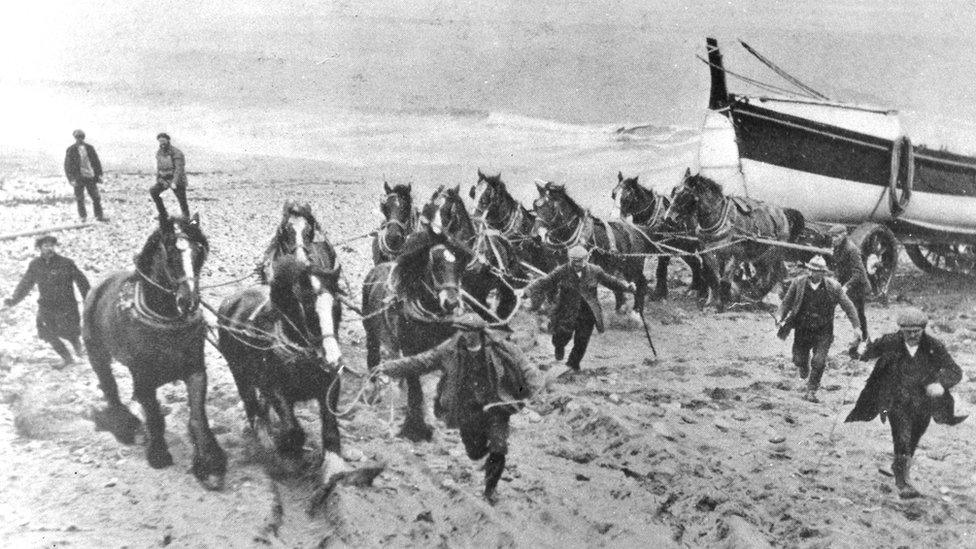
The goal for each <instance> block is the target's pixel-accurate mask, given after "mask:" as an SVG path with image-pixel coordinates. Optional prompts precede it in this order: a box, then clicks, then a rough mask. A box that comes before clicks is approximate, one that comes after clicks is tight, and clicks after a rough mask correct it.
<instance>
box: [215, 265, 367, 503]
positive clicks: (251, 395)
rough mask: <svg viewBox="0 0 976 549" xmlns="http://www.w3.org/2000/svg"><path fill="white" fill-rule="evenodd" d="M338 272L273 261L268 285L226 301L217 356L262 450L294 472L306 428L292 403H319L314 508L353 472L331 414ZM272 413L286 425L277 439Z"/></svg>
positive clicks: (335, 389) (335, 390)
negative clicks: (318, 473)
mask: <svg viewBox="0 0 976 549" xmlns="http://www.w3.org/2000/svg"><path fill="white" fill-rule="evenodd" d="M340 273H341V268H340V267H334V268H329V267H319V266H317V265H312V264H308V263H302V262H301V261H299V260H298V258H296V257H294V256H285V257H284V258H282V259H280V260H278V261H277V262H276V263H275V265H274V278H272V279H271V283H270V285H268V286H265V285H260V286H252V287H250V288H246V289H244V290H241V291H239V292H237V293H235V294H233V295H231V296H228V297H227V298H226V299H224V300H223V302H221V304H220V309H219V311H218V317H217V318H218V326H219V328H218V334H219V335H218V341H219V348H220V352H221V354H223V355H224V358H225V359H226V360H227V365H228V366H229V367H230V371H231V373H232V374H233V375H234V381H235V383H236V384H237V391H238V393H240V395H241V400H242V401H243V402H244V412H245V414H246V415H247V420H248V422H249V423H250V425H251V429H252V431H253V432H254V433H255V435H256V436H257V439H258V441H259V442H260V443H261V444H262V446H264V447H265V448H269V447H273V448H274V450H275V451H276V457H278V458H280V459H281V461H280V462H279V463H280V464H282V465H283V467H284V468H285V469H286V471H288V472H290V473H295V472H299V471H300V470H301V468H302V465H303V458H304V455H303V454H304V452H303V446H304V444H305V431H304V430H303V429H302V427H301V425H300V423H299V422H298V419H297V418H296V417H295V409H294V407H295V403H296V402H302V401H306V400H313V399H314V400H316V401H317V402H318V406H319V417H320V420H321V437H322V458H323V459H322V469H321V478H322V481H323V488H320V491H319V492H317V493H316V495H315V496H313V499H312V504H311V505H310V507H309V509H310V510H312V509H314V506H315V504H316V503H317V502H318V501H321V500H322V499H323V498H324V497H325V496H327V493H325V492H322V490H325V491H327V490H329V489H330V487H331V486H332V485H334V483H335V479H336V477H337V476H340V475H342V476H346V475H349V473H350V468H349V466H348V465H347V464H346V462H345V461H343V459H342V457H341V456H342V447H341V439H340V435H339V423H338V420H337V419H336V416H335V413H334V411H335V410H336V409H337V406H338V401H339V392H340V382H339V367H340V361H341V360H342V352H341V350H340V348H339V342H338V339H337V334H338V329H339V324H340V322H341V321H342V308H341V305H340V303H339V295H340V293H341V292H340V289H339V276H340ZM270 408H273V409H274V411H275V414H276V415H277V416H278V418H279V420H280V422H281V426H280V428H279V429H277V430H276V431H277V433H276V435H275V436H274V437H273V438H272V436H271V421H270V416H269V411H270ZM272 440H273V442H272ZM373 476H375V474H374V475H373ZM347 482H348V479H347Z"/></svg>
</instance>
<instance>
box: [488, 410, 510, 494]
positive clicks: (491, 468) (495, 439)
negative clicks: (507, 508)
mask: <svg viewBox="0 0 976 549" xmlns="http://www.w3.org/2000/svg"><path fill="white" fill-rule="evenodd" d="M507 453H508V416H500V417H499V416H492V417H491V419H490V420H489V424H488V459H486V460H485V493H484V496H485V499H486V500H488V502H489V503H494V502H495V488H496V487H497V486H498V481H499V479H501V477H502V472H504V471H505V455H506V454H507Z"/></svg>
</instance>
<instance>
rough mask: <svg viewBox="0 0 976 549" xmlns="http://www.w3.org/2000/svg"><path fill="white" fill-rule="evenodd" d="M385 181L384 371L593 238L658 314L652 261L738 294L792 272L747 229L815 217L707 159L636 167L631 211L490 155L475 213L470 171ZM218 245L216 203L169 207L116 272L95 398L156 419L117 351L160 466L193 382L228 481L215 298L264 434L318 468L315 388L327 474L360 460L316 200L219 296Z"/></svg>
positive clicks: (199, 413) (113, 410) (598, 254)
mask: <svg viewBox="0 0 976 549" xmlns="http://www.w3.org/2000/svg"><path fill="white" fill-rule="evenodd" d="M383 191H384V194H383V198H382V199H381V201H380V211H381V213H382V214H383V217H384V221H383V223H382V225H381V226H380V228H379V230H378V231H376V233H375V236H374V239H373V243H372V250H373V261H374V266H373V268H372V269H371V270H370V272H369V273H368V274H367V275H366V278H365V280H364V282H363V289H362V310H361V311H357V312H359V313H360V314H361V315H362V322H363V326H364V328H365V332H366V351H367V359H366V360H367V366H368V367H369V368H370V369H374V368H376V366H377V365H378V364H379V363H380V360H381V357H382V354H383V351H384V350H385V351H386V353H387V354H388V355H389V356H399V355H403V356H409V355H415V354H417V353H420V352H423V351H425V350H428V349H431V348H433V347H435V346H437V345H439V344H440V343H442V342H444V341H445V340H447V339H448V338H450V337H451V336H452V335H453V334H454V332H455V329H456V327H455V326H454V324H452V322H450V321H449V320H446V319H451V318H456V315H457V314H458V313H459V312H461V311H463V310H470V311H473V312H475V313H478V314H479V315H481V316H482V317H483V318H484V319H485V321H486V322H489V323H494V324H497V325H504V324H506V323H507V321H508V319H509V318H510V316H511V315H512V314H513V313H514V311H515V310H516V309H517V308H518V305H519V303H520V296H521V289H522V288H524V287H525V286H526V284H527V283H528V282H529V281H530V280H531V279H532V278H534V277H536V276H538V274H540V273H546V272H549V271H551V270H552V269H553V268H555V267H556V266H557V265H558V264H559V263H560V262H562V261H564V258H565V256H566V251H567V249H568V248H570V247H572V246H576V245H581V246H584V247H585V248H587V249H589V250H591V254H592V255H591V258H592V260H593V261H594V262H596V263H598V264H600V265H601V266H602V267H603V268H604V269H606V270H608V271H613V272H617V273H620V274H621V275H622V276H624V277H625V278H627V279H628V280H629V281H633V282H634V283H635V284H636V286H637V291H636V292H635V298H634V299H635V301H634V309H635V310H637V311H638V312H642V311H643V307H644V300H645V297H646V292H647V284H648V282H647V278H646V276H645V274H644V262H645V260H647V259H649V258H658V265H657V271H656V276H655V279H656V288H655V291H654V293H653V295H652V297H654V298H658V299H660V298H664V297H665V296H666V295H667V274H668V260H669V259H670V258H671V257H679V258H681V259H682V260H684V261H685V262H686V263H687V265H688V267H689V268H690V269H691V271H692V273H693V281H692V289H693V290H694V291H696V292H698V293H699V295H700V296H701V298H702V299H705V298H707V299H708V300H709V301H713V300H714V301H717V302H718V303H720V304H721V303H725V302H728V300H730V299H732V298H733V297H734V296H735V294H736V288H737V287H738V286H739V285H740V282H741V280H742V279H743V274H742V272H741V271H742V270H743V269H744V267H743V265H748V269H751V272H753V273H755V272H759V273H761V274H760V276H759V278H760V279H761V280H762V283H761V285H763V286H765V285H766V283H767V281H768V280H775V278H776V277H777V276H780V275H781V274H782V269H783V267H782V266H783V260H782V254H781V253H780V251H779V250H778V249H777V248H776V247H775V246H772V245H770V244H761V243H756V242H753V241H750V240H748V239H747V238H745V237H747V236H749V235H754V236H759V237H762V238H764V239H774V240H783V241H788V240H791V239H795V238H796V237H797V236H798V235H799V232H800V231H801V230H802V225H803V219H802V216H800V215H799V213H798V212H795V211H783V210H780V209H778V208H774V207H771V206H767V205H763V204H761V203H757V202H754V201H743V200H741V199H735V198H730V197H726V196H724V195H723V194H722V190H721V187H720V186H719V185H718V184H717V183H715V182H714V181H711V180H709V179H707V178H705V177H702V176H700V175H692V174H691V173H690V172H689V173H686V174H685V177H684V178H683V180H682V182H681V184H680V185H679V186H678V187H676V189H675V192H674V193H673V195H672V196H670V197H665V196H662V195H659V194H657V193H654V192H652V191H650V190H648V189H646V188H644V187H642V186H641V185H640V184H639V182H638V180H637V178H636V177H634V178H624V177H623V174H618V181H617V185H616V187H614V189H613V191H612V193H611V196H612V198H613V199H614V200H618V201H619V202H618V203H619V207H620V212H621V216H622V218H623V219H621V220H610V221H607V220H603V219H600V218H598V217H596V216H594V215H592V214H591V213H590V212H589V211H588V210H587V209H586V208H584V207H583V206H581V205H580V204H579V203H578V202H577V201H576V200H574V199H573V198H572V197H571V195H570V193H569V192H568V191H567V189H566V188H565V187H564V186H562V185H557V184H555V183H546V184H544V185H542V184H537V192H538V197H537V198H536V199H535V200H534V202H533V205H532V208H531V209H527V208H525V207H524V206H523V205H522V204H521V203H520V202H519V201H517V200H516V199H515V198H513V197H512V195H511V194H510V193H509V191H508V190H507V188H506V185H505V183H504V182H503V181H502V179H501V177H500V175H494V176H488V175H485V174H483V173H481V171H479V172H478V179H477V181H476V182H475V183H474V185H473V186H472V188H471V190H470V193H469V197H470V198H471V199H472V200H473V202H474V210H473V211H474V215H471V214H470V213H469V212H468V209H467V206H466V205H465V203H464V200H463V199H462V197H461V193H460V186H455V187H447V186H442V187H440V188H438V189H437V190H436V191H435V192H434V193H433V194H432V195H431V197H430V199H429V200H428V201H427V202H426V203H425V204H423V205H422V206H421V207H416V206H415V205H414V202H413V196H412V189H411V187H410V185H395V186H393V187H391V186H390V185H389V184H387V183H384V186H383ZM703 251H704V252H706V253H704V254H702V252H703ZM208 252H209V243H208V241H207V238H206V237H205V236H204V233H203V231H202V229H201V226H200V220H199V217H197V216H194V217H192V218H189V219H185V218H180V217H174V218H163V219H161V220H160V222H159V226H158V227H157V228H156V229H155V230H154V231H153V232H152V234H150V236H149V237H148V239H147V240H146V242H145V245H144V246H143V248H142V250H141V251H140V253H139V254H138V255H137V256H136V259H135V266H134V269H132V270H129V271H123V272H118V273H114V274H112V275H109V276H108V277H107V278H105V279H104V280H103V281H101V282H100V283H99V284H98V285H97V286H95V288H93V289H92V291H91V292H90V293H89V295H88V297H87V298H86V300H85V305H84V314H83V319H84V326H83V337H84V340H85V344H86V346H87V348H88V353H89V359H90V362H91V366H92V368H93V369H94V371H95V373H96V375H97V377H98V380H99V386H100V387H101V390H102V392H103V393H104V396H105V400H106V402H107V406H106V407H105V408H104V409H103V410H100V411H98V412H97V413H96V414H95V421H96V423H97V425H98V426H99V428H102V429H106V430H109V431H110V432H112V434H113V435H114V436H115V437H116V438H117V439H118V440H119V441H120V442H123V443H126V444H131V443H133V442H134V441H135V438H136V433H137V431H139V429H140V424H141V422H140V420H139V419H138V418H137V417H136V416H135V415H134V414H132V412H131V411H130V410H129V409H128V408H127V407H126V405H125V404H123V402H122V401H121V399H120V397H119V391H118V387H117V384H116V382H115V379H114V376H113V374H112V370H111V364H112V361H113V360H115V361H118V362H120V363H122V364H124V365H125V366H127V367H128V368H129V370H130V372H131V374H132V379H133V392H134V397H135V399H136V400H138V402H139V403H140V405H141V406H142V408H143V416H144V418H145V421H146V428H145V431H146V437H147V444H146V456H147V461H148V463H149V465H150V466H151V467H154V468H162V467H166V466H169V465H171V464H172V463H173V458H172V456H171V455H170V453H169V451H168V449H167V445H166V440H165V435H164V430H165V423H164V419H163V414H162V412H161V410H160V404H159V401H158V400H157V398H156V390H157V389H158V388H159V387H160V386H161V385H163V384H165V383H169V382H172V381H177V380H182V381H183V382H184V383H185V385H186V390H187V394H188V399H187V401H188V406H189V412H190V420H189V426H188V427H189V433H190V439H191V441H192V444H193V463H192V468H191V471H192V473H193V474H194V475H195V476H196V477H197V478H198V479H199V481H200V482H201V483H202V484H203V485H204V486H205V487H206V488H209V489H220V488H221V487H222V485H223V478H224V475H225V473H226V468H227V457H226V454H225V453H224V451H223V450H222V449H221V448H220V445H219V444H218V442H217V440H216V438H215V437H214V435H213V432H212V431H211V429H210V426H209V422H208V420H207V414H206V409H205V400H206V394H207V373H206V367H205V363H204V344H205V341H206V339H207V337H208V330H211V329H212V328H211V327H210V326H208V323H207V322H206V321H205V319H204V315H203V313H202V311H201V307H204V308H208V309H210V310H211V312H212V313H214V315H215V316H216V319H217V321H216V327H215V330H216V346H217V348H218V349H219V351H220V353H221V354H222V355H223V356H224V358H225V359H226V361H227V364H228V366H229V368H230V371H231V373H232V375H233V378H234V381H235V383H236V385H237V389H238V393H239V395H240V398H241V400H242V402H243V405H244V412H245V416H246V420H247V422H248V424H249V426H250V428H251V432H252V433H254V435H255V436H256V438H257V439H258V441H259V442H260V443H261V445H262V446H263V447H266V448H268V449H269V450H270V452H272V454H273V455H274V456H275V457H276V459H277V460H278V463H280V464H283V465H284V467H285V468H286V469H287V470H289V471H292V472H296V471H299V470H301V469H302V468H303V467H304V466H305V462H306V460H305V455H304V451H303V448H304V445H305V440H306V435H305V432H304V430H303V429H302V427H301V425H300V423H299V422H298V420H297V418H296V416H295V413H294V406H295V404H296V403H298V402H302V401H308V400H315V401H317V402H318V407H319V412H320V421H321V451H322V461H321V466H320V470H321V476H322V479H323V481H324V484H323V486H330V482H332V483H334V482H335V480H336V479H338V478H342V477H344V476H348V475H350V474H353V475H354V474H355V472H351V468H350V467H349V466H348V464H346V463H345V462H344V461H343V459H342V457H341V455H342V452H341V437H340V433H339V427H338V422H337V418H336V414H337V409H338V398H339V393H340V390H341V384H340V372H341V369H342V366H343V357H342V351H341V347H340V345H339V341H338V333H339V326H340V323H341V322H342V303H341V302H342V301H343V299H344V295H343V294H344V291H343V289H342V284H341V283H340V281H341V280H342V275H341V267H340V265H339V258H338V255H337V253H336V250H335V248H334V247H333V246H332V244H331V243H330V242H329V241H328V239H327V238H326V236H325V232H324V229H323V227H322V226H321V225H320V223H319V222H318V220H317V219H316V218H315V216H314V215H313V213H312V209H311V207H310V206H309V205H308V204H307V203H300V202H295V201H288V202H286V203H285V205H284V208H283V210H282V216H281V221H280V223H279V224H278V226H277V227H276V229H275V232H274V234H273V236H272V238H271V242H270V244H269V245H268V247H267V249H266V250H265V253H264V255H263V257H262V259H261V261H260V262H259V264H258V266H257V269H256V273H257V275H258V276H257V278H258V281H257V283H256V284H254V285H252V286H250V287H247V288H244V289H241V290H239V291H237V292H235V293H233V294H232V295H230V296H228V297H227V298H225V299H224V300H223V301H222V303H221V304H220V305H219V307H217V308H213V307H210V306H209V305H207V304H206V303H205V302H204V301H203V300H202V299H201V297H200V271H201V268H202V266H203V264H204V262H205V261H206V259H207V254H208ZM535 301H537V300H533V302H535ZM406 386H407V411H406V415H405V420H404V423H403V426H402V428H401V430H400V434H401V436H403V437H405V438H407V439H409V440H412V441H422V440H430V439H431V437H432V434H433V429H432V428H431V426H430V425H429V424H428V423H427V420H426V417H425V413H424V410H425V407H424V395H423V389H422V385H421V382H420V379H419V378H418V377H412V378H408V379H407V380H406ZM272 410H273V411H274V415H275V416H276V417H277V421H276V422H275V421H273V418H272V416H271V411H272ZM364 469H365V468H364ZM375 474H376V470H375V469H374V470H370V471H365V472H364V475H365V477H371V476H375ZM319 496H321V494H319Z"/></svg>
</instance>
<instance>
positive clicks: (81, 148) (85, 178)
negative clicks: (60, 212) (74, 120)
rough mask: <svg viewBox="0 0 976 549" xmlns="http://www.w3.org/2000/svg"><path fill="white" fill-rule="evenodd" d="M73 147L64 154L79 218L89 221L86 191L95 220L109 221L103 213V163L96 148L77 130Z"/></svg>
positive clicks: (73, 133) (65, 172) (67, 175)
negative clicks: (100, 192) (99, 185)
mask: <svg viewBox="0 0 976 549" xmlns="http://www.w3.org/2000/svg"><path fill="white" fill-rule="evenodd" d="M71 135H73V136H74V138H75V142H74V144H73V145H71V146H70V147H68V150H66V151H65V152H64V175H65V176H66V177H67V178H68V182H69V183H71V186H72V187H73V188H74V191H75V202H77V203H78V217H79V218H81V221H82V222H85V221H88V210H87V209H86V208H85V191H86V190H87V191H88V196H90V197H91V201H92V209H93V210H95V219H97V220H99V221H103V222H104V221H107V219H105V216H104V215H103V213H102V197H101V195H100V194H99V192H98V183H99V182H100V181H101V180H102V163H101V161H100V160H99V159H98V153H96V152H95V147H92V146H91V145H89V144H88V143H85V132H84V131H82V130H75V131H74V132H72V134H71Z"/></svg>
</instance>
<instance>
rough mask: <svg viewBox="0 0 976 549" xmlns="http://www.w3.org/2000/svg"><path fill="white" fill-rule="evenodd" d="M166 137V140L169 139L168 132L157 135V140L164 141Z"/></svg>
mask: <svg viewBox="0 0 976 549" xmlns="http://www.w3.org/2000/svg"><path fill="white" fill-rule="evenodd" d="M164 137H165V138H166V139H169V134H168V133H166V132H159V133H157V134H156V139H162V138H164Z"/></svg>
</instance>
